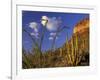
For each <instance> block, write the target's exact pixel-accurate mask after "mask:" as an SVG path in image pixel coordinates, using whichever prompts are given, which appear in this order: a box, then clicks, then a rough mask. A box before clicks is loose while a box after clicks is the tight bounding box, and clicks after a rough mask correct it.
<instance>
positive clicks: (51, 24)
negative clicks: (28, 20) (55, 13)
mask: <svg viewBox="0 0 100 80" xmlns="http://www.w3.org/2000/svg"><path fill="white" fill-rule="evenodd" d="M44 17H45V18H46V19H47V20H48V22H47V25H46V28H47V29H48V30H49V31H56V30H57V28H58V27H59V22H60V20H59V19H57V18H56V17H47V16H44ZM42 22H43V21H42ZM43 23H45V21H44V22H43ZM43 23H42V24H43Z"/></svg>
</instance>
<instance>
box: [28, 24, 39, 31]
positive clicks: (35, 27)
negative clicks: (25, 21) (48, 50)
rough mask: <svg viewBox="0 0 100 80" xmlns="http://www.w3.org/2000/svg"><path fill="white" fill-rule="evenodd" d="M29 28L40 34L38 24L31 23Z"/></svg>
mask: <svg viewBox="0 0 100 80" xmlns="http://www.w3.org/2000/svg"><path fill="white" fill-rule="evenodd" d="M29 27H30V28H32V29H33V30H34V32H38V23H36V22H30V23H29Z"/></svg>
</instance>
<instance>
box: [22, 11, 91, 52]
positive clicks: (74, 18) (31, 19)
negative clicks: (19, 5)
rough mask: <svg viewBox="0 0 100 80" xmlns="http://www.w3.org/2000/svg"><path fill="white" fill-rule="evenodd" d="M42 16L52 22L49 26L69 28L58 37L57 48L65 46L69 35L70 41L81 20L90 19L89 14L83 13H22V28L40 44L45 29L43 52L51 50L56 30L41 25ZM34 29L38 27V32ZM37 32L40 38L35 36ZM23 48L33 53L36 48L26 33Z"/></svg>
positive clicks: (23, 34)
mask: <svg viewBox="0 0 100 80" xmlns="http://www.w3.org/2000/svg"><path fill="white" fill-rule="evenodd" d="M42 16H47V17H48V19H49V21H50V25H48V26H54V27H59V28H62V27H64V26H68V27H69V29H64V30H63V31H62V32H60V33H59V35H58V36H57V39H56V41H55V47H56V48H59V47H61V46H63V44H64V43H65V42H66V36H67V35H68V39H70V37H71V36H72V31H73V28H74V26H75V25H76V24H77V23H78V22H79V21H80V20H82V19H84V18H89V14H82V13H60V12H59V13H58V12H40V11H22V28H23V29H25V30H27V32H29V33H30V34H32V37H33V38H34V39H35V40H36V42H37V43H39V41H40V38H41V32H42V30H43V29H45V34H44V39H43V43H42V51H47V50H49V49H51V45H52V42H53V34H54V33H56V30H49V29H48V28H44V26H43V25H42V24H41V18H42ZM31 24H32V25H31ZM48 24H49V23H48ZM33 25H35V26H33ZM34 27H37V30H38V31H37V30H34V29H36V28H34ZM33 28H34V29H33ZM35 31H36V33H37V35H38V36H37V35H34V33H35ZM51 34H52V35H51ZM22 46H23V48H24V49H25V50H27V51H31V49H32V47H35V45H34V44H33V42H32V40H31V38H30V37H29V36H28V34H27V33H25V32H23V33H22Z"/></svg>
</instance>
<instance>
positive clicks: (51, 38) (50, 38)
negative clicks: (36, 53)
mask: <svg viewBox="0 0 100 80" xmlns="http://www.w3.org/2000/svg"><path fill="white" fill-rule="evenodd" d="M53 39H54V37H52V36H50V37H49V40H53ZM57 39H58V37H56V40H57Z"/></svg>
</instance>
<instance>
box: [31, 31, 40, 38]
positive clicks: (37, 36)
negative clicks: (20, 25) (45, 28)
mask: <svg viewBox="0 0 100 80" xmlns="http://www.w3.org/2000/svg"><path fill="white" fill-rule="evenodd" d="M31 35H32V36H34V37H35V38H39V33H34V32H32V33H31Z"/></svg>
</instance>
